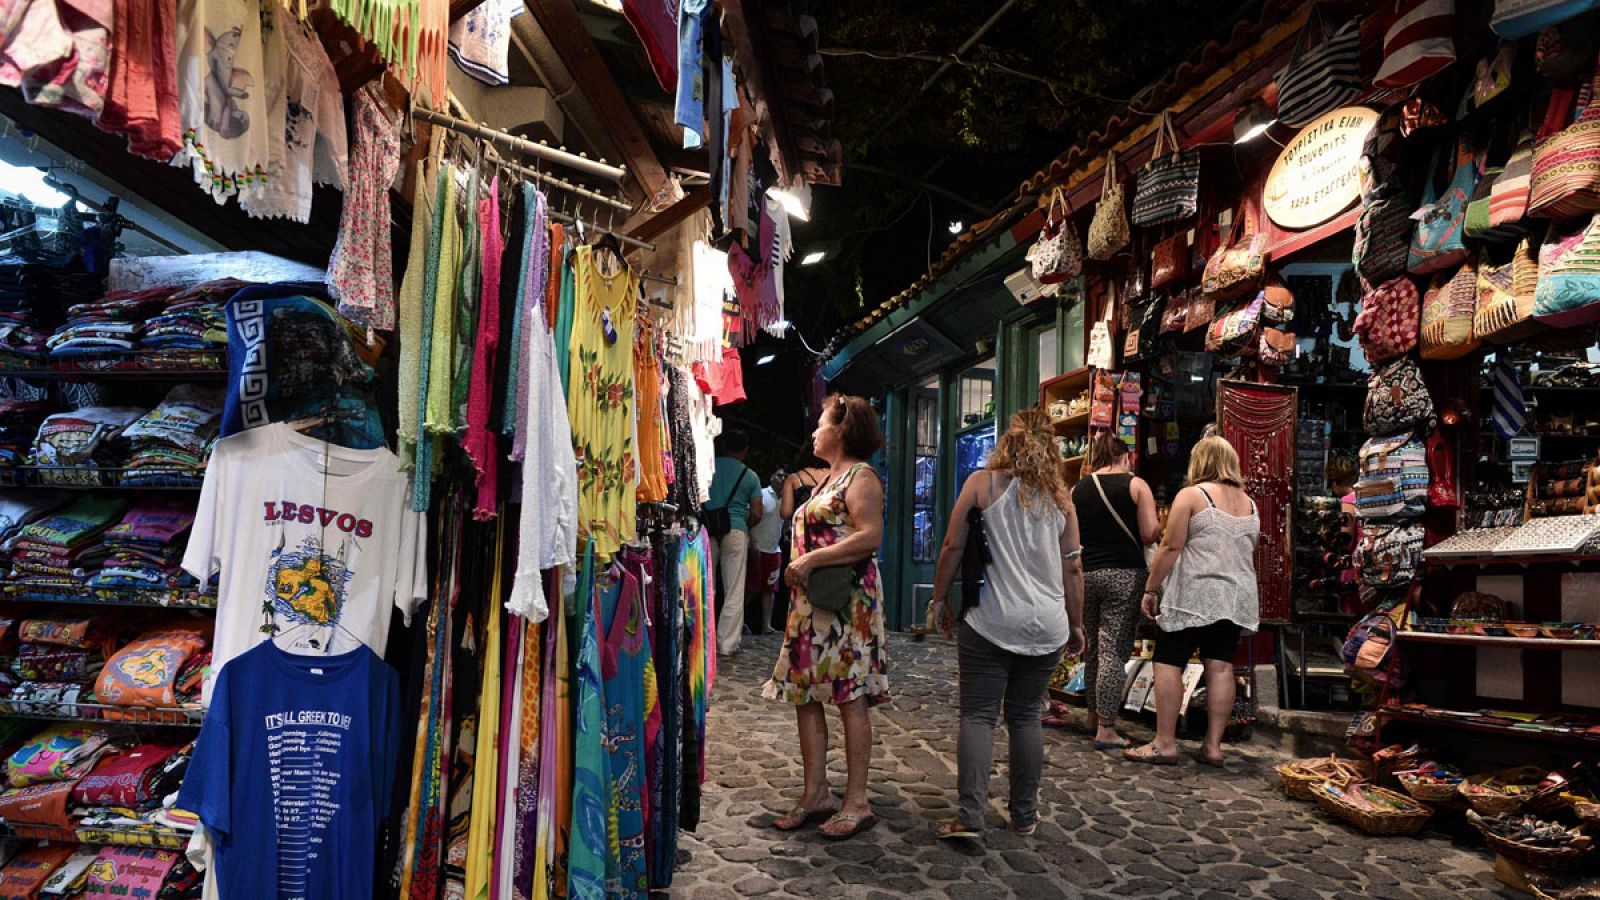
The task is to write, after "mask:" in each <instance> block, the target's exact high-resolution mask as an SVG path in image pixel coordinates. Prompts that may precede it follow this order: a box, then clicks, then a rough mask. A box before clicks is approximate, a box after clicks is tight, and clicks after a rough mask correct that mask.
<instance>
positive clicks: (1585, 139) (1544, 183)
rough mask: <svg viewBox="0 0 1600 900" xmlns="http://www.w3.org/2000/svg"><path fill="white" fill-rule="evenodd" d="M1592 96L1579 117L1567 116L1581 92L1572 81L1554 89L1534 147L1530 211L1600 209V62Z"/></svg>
mask: <svg viewBox="0 0 1600 900" xmlns="http://www.w3.org/2000/svg"><path fill="white" fill-rule="evenodd" d="M1588 94H1589V97H1588V98H1587V99H1588V103H1587V105H1585V106H1584V108H1583V112H1582V114H1581V115H1579V116H1578V118H1577V121H1575V122H1573V123H1572V124H1570V125H1567V124H1566V123H1567V121H1568V119H1567V116H1568V114H1569V113H1570V112H1571V110H1572V109H1573V106H1574V104H1575V103H1576V101H1577V99H1578V96H1577V91H1576V90H1574V89H1573V88H1569V87H1558V88H1556V89H1555V90H1554V91H1553V92H1552V93H1551V94H1550V105H1549V106H1548V107H1547V108H1546V110H1545V119H1544V125H1543V126H1542V127H1541V128H1540V129H1539V141H1538V143H1537V144H1535V145H1534V148H1533V170H1532V173H1531V174H1530V176H1529V184H1528V215H1530V216H1535V217H1538V218H1542V219H1555V220H1557V221H1565V220H1569V219H1579V218H1583V217H1585V216H1588V215H1589V214H1591V213H1593V212H1594V211H1595V210H1597V209H1600V96H1596V94H1600V66H1597V67H1596V69H1595V73H1594V76H1593V77H1592V79H1591V80H1590V83H1589V90H1588Z"/></svg>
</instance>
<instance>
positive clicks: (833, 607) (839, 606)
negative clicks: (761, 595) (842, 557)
mask: <svg viewBox="0 0 1600 900" xmlns="http://www.w3.org/2000/svg"><path fill="white" fill-rule="evenodd" d="M855 586H856V567H855V565H854V564H846V565H838V566H818V567H817V568H815V569H812V570H811V574H810V575H809V576H808V577H807V578H806V602H808V603H810V604H811V608H812V609H820V610H822V611H823V612H826V613H832V614H834V615H836V616H837V615H839V614H840V613H842V612H844V611H845V609H846V608H848V607H849V606H850V601H851V600H852V599H853V598H854V596H855ZM965 587H966V586H965V585H963V586H962V588H963V590H965Z"/></svg>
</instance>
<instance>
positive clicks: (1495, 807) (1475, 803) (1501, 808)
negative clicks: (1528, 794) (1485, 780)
mask: <svg viewBox="0 0 1600 900" xmlns="http://www.w3.org/2000/svg"><path fill="white" fill-rule="evenodd" d="M1458 788H1459V790H1460V794H1461V799H1463V800H1465V801H1467V805H1468V806H1471V807H1472V808H1473V809H1474V810H1476V811H1477V812H1478V814H1479V815H1484V816H1503V815H1506V814H1508V813H1514V812H1516V811H1517V810H1519V809H1521V808H1522V798H1521V797H1518V796H1517V795H1515V794H1508V793H1506V792H1505V791H1502V790H1500V789H1499V788H1497V787H1494V786H1493V785H1488V784H1477V783H1474V782H1471V781H1463V782H1461V784H1460V785H1459V786H1458Z"/></svg>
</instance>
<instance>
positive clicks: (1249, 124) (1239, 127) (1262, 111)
mask: <svg viewBox="0 0 1600 900" xmlns="http://www.w3.org/2000/svg"><path fill="white" fill-rule="evenodd" d="M1277 121H1278V117H1277V116H1274V115H1273V114H1272V112H1271V111H1270V110H1268V109H1267V105H1266V104H1265V103H1263V102H1261V100H1260V99H1259V98H1257V99H1255V100H1251V101H1250V102H1249V103H1246V104H1245V105H1244V108H1243V109H1241V110H1239V114H1238V115H1237V116H1234V118H1233V142H1234V143H1235V144H1243V143H1245V142H1246V141H1251V140H1254V139H1256V138H1258V137H1260V136H1261V135H1263V134H1266V133H1267V129H1268V128H1271V127H1272V126H1273V125H1274V124H1275V123H1276V122H1277Z"/></svg>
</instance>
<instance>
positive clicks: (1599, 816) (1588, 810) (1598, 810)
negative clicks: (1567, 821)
mask: <svg viewBox="0 0 1600 900" xmlns="http://www.w3.org/2000/svg"><path fill="white" fill-rule="evenodd" d="M1572 814H1573V815H1575V816H1577V817H1578V821H1580V822H1596V823H1600V803H1593V802H1590V801H1587V800H1579V801H1578V802H1576V803H1574V804H1572Z"/></svg>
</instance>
